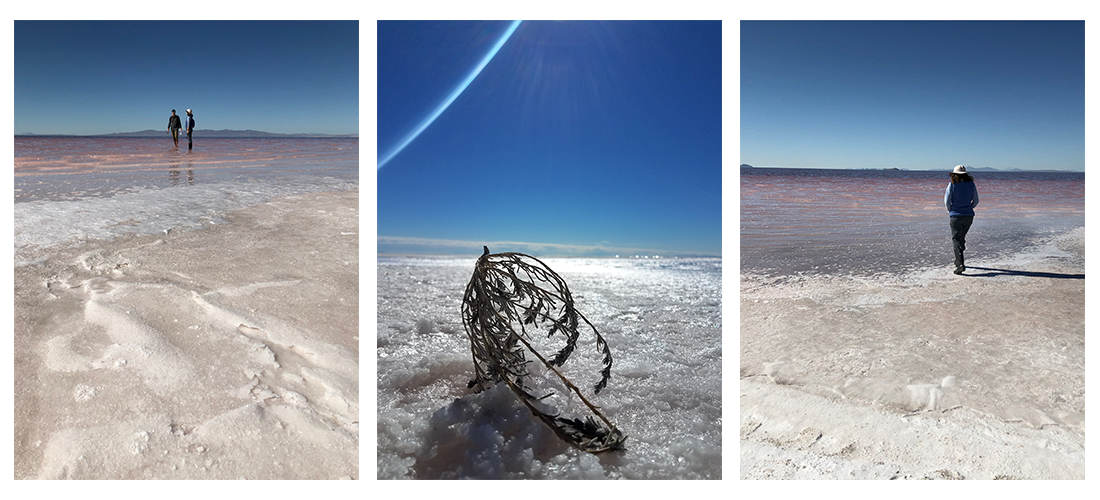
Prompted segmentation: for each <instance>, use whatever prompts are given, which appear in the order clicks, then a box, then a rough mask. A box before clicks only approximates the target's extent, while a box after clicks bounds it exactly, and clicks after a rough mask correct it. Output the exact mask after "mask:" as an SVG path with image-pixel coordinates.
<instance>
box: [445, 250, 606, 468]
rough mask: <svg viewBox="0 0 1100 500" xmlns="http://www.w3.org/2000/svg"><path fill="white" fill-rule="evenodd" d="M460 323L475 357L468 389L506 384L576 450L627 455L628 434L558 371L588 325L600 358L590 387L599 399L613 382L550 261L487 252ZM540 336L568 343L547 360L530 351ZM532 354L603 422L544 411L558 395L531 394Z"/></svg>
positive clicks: (601, 343)
mask: <svg viewBox="0 0 1100 500" xmlns="http://www.w3.org/2000/svg"><path fill="white" fill-rule="evenodd" d="M582 322H583V323H582ZM462 324H463V326H465V328H466V335H467V336H469V337H470V349H471V350H472V351H473V357H474V371H475V375H476V377H475V378H474V380H471V381H470V387H476V388H477V390H478V391H479V392H480V391H482V390H485V389H488V388H489V387H491V386H492V385H493V384H495V383H497V382H502V381H503V382H504V383H506V384H508V387H510V388H511V389H512V392H514V393H515V394H516V396H517V397H519V399H520V401H522V402H523V404H524V405H526V406H527V408H528V409H530V410H531V412H532V413H533V414H534V415H535V416H537V417H538V418H539V419H540V420H542V421H543V422H544V423H546V425H548V426H550V428H551V429H553V430H554V432H555V433H557V435H558V436H559V437H561V438H562V439H563V440H565V441H566V442H568V443H570V444H572V445H573V446H576V447H577V448H580V449H581V450H584V451H587V452H590V453H600V452H604V451H609V450H621V449H623V441H624V440H625V439H626V436H624V435H623V434H622V432H620V431H619V430H618V429H617V428H616V427H615V425H614V424H612V423H611V421H609V420H608V419H607V417H606V416H604V414H603V413H601V412H600V409H599V407H598V406H596V405H594V404H592V402H591V401H589V400H588V398H586V397H585V396H584V394H582V393H581V390H580V389H579V388H578V387H577V386H576V385H574V384H573V382H571V381H570V380H569V379H568V378H566V377H565V375H563V374H562V372H561V371H560V370H559V369H558V367H561V366H562V365H563V364H565V362H566V361H567V360H568V359H569V356H570V355H571V354H573V351H574V350H575V349H576V347H577V341H578V339H579V338H580V334H581V331H582V330H583V329H586V328H585V327H587V329H590V330H591V331H592V333H593V334H594V335H595V337H596V350H597V351H598V355H600V356H602V361H601V363H602V366H603V369H602V370H601V371H600V380H599V382H597V383H596V385H595V386H594V387H593V390H594V392H595V393H596V394H598V393H599V392H600V391H601V390H602V389H603V388H604V387H606V386H607V379H608V378H609V377H611V363H612V360H611V349H610V348H609V347H608V345H607V342H606V341H605V340H604V338H603V337H602V336H601V335H600V332H599V331H597V330H596V327H595V326H593V325H592V323H591V322H589V321H588V318H585V317H584V315H583V314H581V313H580V311H577V309H576V307H575V306H574V303H573V296H572V294H570V293H569V287H568V286H567V285H566V284H565V280H563V279H562V278H561V276H558V274H557V273H555V272H554V271H552V270H551V269H550V268H549V267H548V266H547V265H546V264H545V263H543V262H542V261H541V260H539V259H537V258H535V257H532V256H530V255H526V254H522V253H514V252H506V253H497V254H490V253H489V248H488V247H486V248H485V253H484V254H483V255H482V256H481V257H480V258H478V260H477V264H476V265H475V266H474V274H473V276H472V277H471V278H470V283H469V284H467V285H466V294H465V296H464V297H463V300H462ZM539 331H545V332H546V337H547V338H548V339H552V338H554V337H555V336H557V337H559V338H558V339H557V341H558V342H561V341H564V345H563V346H562V347H561V348H560V349H559V350H558V351H557V352H556V353H555V354H554V355H553V356H552V357H550V358H549V359H547V358H546V357H545V356H544V355H543V354H542V353H540V352H539V351H538V350H536V349H535V347H534V346H532V340H533V337H532V334H533V333H536V332H539ZM528 352H530V353H531V354H533V355H534V356H535V358H537V359H538V361H539V362H540V363H541V364H542V365H543V366H545V367H546V368H547V369H548V370H549V372H552V373H553V375H554V376H556V377H557V379H559V380H560V381H561V383H562V384H564V386H565V387H566V388H567V389H568V390H569V391H571V392H572V393H574V394H576V395H577V397H578V398H579V399H580V401H582V402H583V403H584V405H585V406H587V407H588V409H589V410H590V411H591V412H592V414H593V415H595V417H597V418H598V420H596V419H593V418H592V415H589V416H587V417H586V418H585V419H583V420H582V419H580V418H566V417H562V416H560V414H558V413H557V411H556V410H554V409H552V408H549V407H548V406H547V405H545V404H544V403H543V400H544V399H546V398H548V397H550V396H553V395H554V394H553V393H552V392H549V393H546V394H542V395H536V394H534V393H533V392H534V390H535V388H534V387H533V386H532V385H531V384H533V381H532V378H533V375H532V373H531V371H530V370H529V364H530V363H533V362H534V361H533V360H528V359H527V353H528Z"/></svg>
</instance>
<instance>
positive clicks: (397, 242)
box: [376, 235, 722, 257]
mask: <svg viewBox="0 0 1100 500" xmlns="http://www.w3.org/2000/svg"><path fill="white" fill-rule="evenodd" d="M382 245H390V246H404V247H424V248H427V249H433V250H439V249H443V248H450V249H455V250H462V249H464V250H465V251H462V252H461V253H457V254H453V253H439V252H427V254H429V255H431V254H437V255H465V254H467V253H469V254H470V255H475V254H476V255H481V253H482V248H480V247H483V246H484V247H489V248H490V251H491V252H496V251H498V250H499V248H501V247H505V248H509V250H508V251H519V252H521V253H532V254H534V253H539V254H542V255H547V256H585V257H591V256H593V254H602V255H608V256H610V255H619V254H623V255H639V256H641V255H647V256H653V255H657V256H666V257H721V256H722V254H721V251H719V252H718V253H714V252H699V251H671V250H670V251H666V250H657V249H653V248H637V247H615V246H609V245H571V244H564V243H536V242H524V241H466V240H450V239H435V238H420V237H412V236H385V235H378V236H377V241H376V247H377V246H382ZM494 247H495V249H494ZM378 253H379V254H382V253H396V254H410V253H412V254H419V255H424V254H425V253H417V252H409V251H405V252H381V251H379V252H378Z"/></svg>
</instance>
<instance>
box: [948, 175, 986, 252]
mask: <svg viewBox="0 0 1100 500" xmlns="http://www.w3.org/2000/svg"><path fill="white" fill-rule="evenodd" d="M949 175H950V176H951V183H949V184H948V185H947V192H946V193H944V195H943V203H944V205H946V206H947V216H948V217H949V218H950V220H951V246H952V247H953V248H954V249H955V274H962V273H963V271H965V270H966V265H965V263H964V261H963V252H964V251H965V250H966V233H967V232H968V231H970V225H971V224H973V223H974V207H976V206H978V187H977V186H976V185H975V184H974V178H973V177H971V176H970V174H968V173H967V172H966V167H964V166H962V165H958V166H956V167H955V169H954V170H952V171H951V173H950V174H949Z"/></svg>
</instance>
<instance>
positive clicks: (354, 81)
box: [15, 21, 359, 135]
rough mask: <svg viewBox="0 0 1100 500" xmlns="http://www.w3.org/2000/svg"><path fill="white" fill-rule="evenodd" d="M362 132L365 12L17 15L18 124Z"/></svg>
mask: <svg viewBox="0 0 1100 500" xmlns="http://www.w3.org/2000/svg"><path fill="white" fill-rule="evenodd" d="M187 108H191V109H193V110H194V113H195V121H196V127H197V128H198V129H204V128H205V129H253V130H263V131H267V132H277V133H326V134H357V133H359V25H358V22H356V21H335V22H306V21H188V22H164V21H132V22H131V21H124V22H115V21H16V22H15V133H17V134H24V133H36V134H77V135H84V134H103V133H112V132H133V131H138V130H146V129H154V130H159V129H162V128H166V127H167V124H168V116H169V115H170V111H171V110H172V109H176V111H177V113H178V114H183V110H185V109H187Z"/></svg>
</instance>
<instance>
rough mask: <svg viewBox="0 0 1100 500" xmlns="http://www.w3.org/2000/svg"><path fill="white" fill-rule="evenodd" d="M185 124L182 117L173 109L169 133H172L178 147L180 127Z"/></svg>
mask: <svg viewBox="0 0 1100 500" xmlns="http://www.w3.org/2000/svg"><path fill="white" fill-rule="evenodd" d="M181 128H183V125H182V124H181V123H180V117H179V115H177V114H176V110H174V109H173V110H172V116H169V117H168V133H169V134H172V142H174V143H176V147H177V148H178V147H180V129H181Z"/></svg>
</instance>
